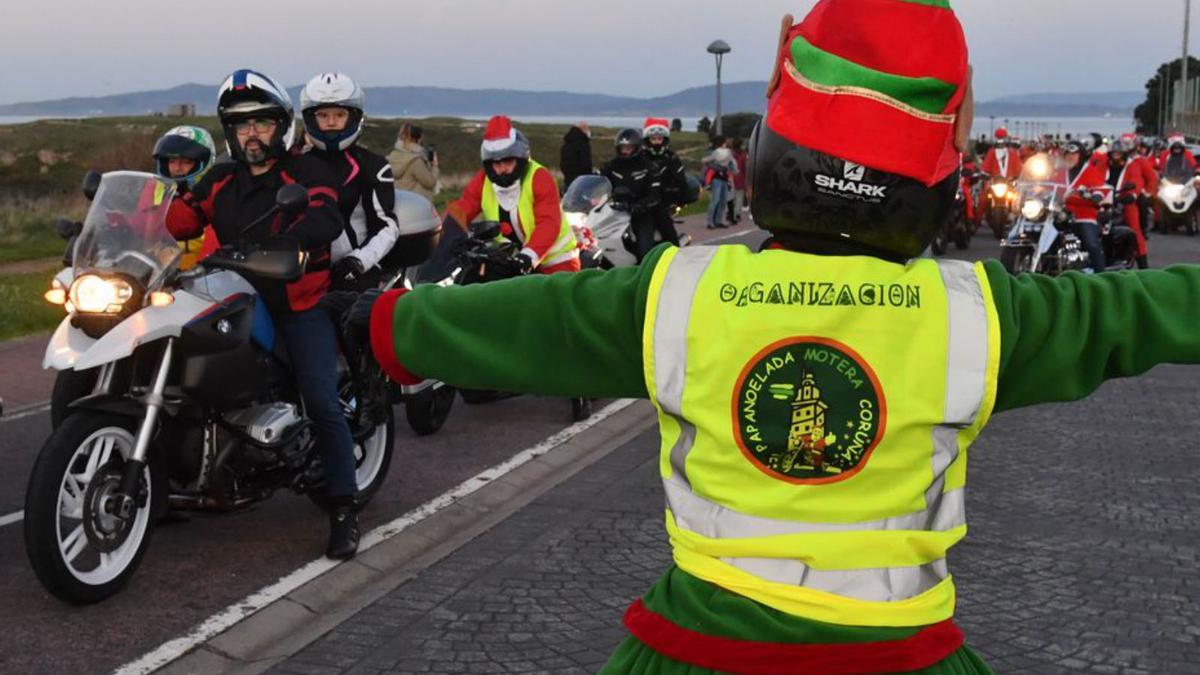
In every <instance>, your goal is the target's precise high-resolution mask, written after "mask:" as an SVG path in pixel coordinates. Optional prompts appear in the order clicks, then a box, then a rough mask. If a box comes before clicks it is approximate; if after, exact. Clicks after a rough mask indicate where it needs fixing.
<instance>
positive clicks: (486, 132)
mask: <svg viewBox="0 0 1200 675" xmlns="http://www.w3.org/2000/svg"><path fill="white" fill-rule="evenodd" d="M528 156H529V143H528V141H526V140H525V135H524V134H522V133H521V132H519V131H517V129H516V128H515V127H514V126H513V125H512V120H510V119H508V117H507V116H505V115H494V116H493V117H492V118H491V119H489V120H488V121H487V126H486V127H484V129H483V143H482V144H481V145H480V146H479V157H480V159H482V160H484V161H488V160H493V159H504V158H506V157H528Z"/></svg>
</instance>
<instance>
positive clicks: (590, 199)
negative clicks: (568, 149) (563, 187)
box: [562, 174, 612, 213]
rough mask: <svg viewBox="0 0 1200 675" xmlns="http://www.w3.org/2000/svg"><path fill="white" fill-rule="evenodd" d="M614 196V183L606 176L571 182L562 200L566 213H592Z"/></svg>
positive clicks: (589, 177) (586, 177) (591, 176)
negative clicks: (611, 195) (609, 197)
mask: <svg viewBox="0 0 1200 675" xmlns="http://www.w3.org/2000/svg"><path fill="white" fill-rule="evenodd" d="M610 194H612V183H610V182H608V179H607V178H605V177H604V176H597V175H594V174H593V175H588V176H580V177H579V178H576V179H575V180H573V181H571V185H570V187H568V188H567V193H566V194H564V195H563V198H562V210H563V212H565V213H591V212H592V210H593V209H595V208H596V207H598V206H600V205H601V204H603V203H604V202H605V200H607V199H608V196H609V195H610Z"/></svg>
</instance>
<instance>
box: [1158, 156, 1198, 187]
mask: <svg viewBox="0 0 1200 675" xmlns="http://www.w3.org/2000/svg"><path fill="white" fill-rule="evenodd" d="M1192 173H1193V172H1192V168H1191V167H1190V166H1188V163H1187V160H1186V159H1185V158H1184V156H1183V155H1170V156H1168V157H1167V165H1166V166H1165V167H1163V178H1165V179H1166V180H1168V181H1170V182H1172V183H1186V182H1187V181H1188V179H1190V178H1191V177H1192Z"/></svg>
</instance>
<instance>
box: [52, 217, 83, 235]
mask: <svg viewBox="0 0 1200 675" xmlns="http://www.w3.org/2000/svg"><path fill="white" fill-rule="evenodd" d="M79 230H80V227H79V225H78V224H77V223H76V222H75V221H73V220H68V219H66V218H59V219H58V220H56V221H54V231H55V233H57V234H58V236H59V237H62V238H63V239H70V238H71V237H74V236H75V235H77V234H79Z"/></svg>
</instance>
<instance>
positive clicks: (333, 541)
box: [325, 497, 359, 560]
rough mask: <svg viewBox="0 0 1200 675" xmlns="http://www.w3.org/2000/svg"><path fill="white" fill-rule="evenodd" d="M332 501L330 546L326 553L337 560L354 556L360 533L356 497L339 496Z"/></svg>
mask: <svg viewBox="0 0 1200 675" xmlns="http://www.w3.org/2000/svg"><path fill="white" fill-rule="evenodd" d="M332 502H333V503H332V507H331V509H330V511H329V547H328V548H326V549H325V555H326V557H329V558H333V559H335V560H346V559H348V558H353V557H354V554H355V553H357V552H358V535H359V532H358V512H357V511H356V510H355V508H354V498H353V497H339V498H336V499H333V500H332Z"/></svg>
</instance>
